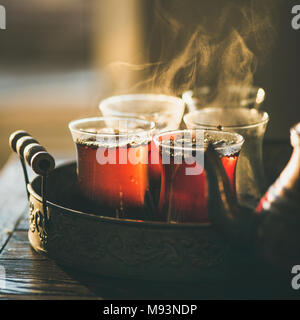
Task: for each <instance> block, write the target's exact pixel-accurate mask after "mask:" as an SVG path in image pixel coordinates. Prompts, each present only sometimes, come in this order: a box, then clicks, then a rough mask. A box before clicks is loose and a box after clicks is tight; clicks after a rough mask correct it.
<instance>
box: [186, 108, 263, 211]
mask: <svg viewBox="0 0 300 320" xmlns="http://www.w3.org/2000/svg"><path fill="white" fill-rule="evenodd" d="M268 121H269V116H268V114H267V113H266V112H264V111H259V110H257V109H254V108H252V109H248V108H234V109H223V108H204V109H201V110H197V111H194V112H191V113H188V114H186V115H185V116H184V122H185V124H186V126H187V128H189V129H219V130H224V131H229V132H234V133H238V134H240V135H242V136H243V137H244V139H245V143H244V146H243V149H242V151H241V154H240V157H239V162H238V164H237V169H236V170H237V173H236V176H237V177H236V179H237V180H236V187H237V196H238V198H239V200H240V202H241V203H243V204H244V205H247V206H249V207H252V208H255V207H256V206H257V204H258V202H259V199H260V198H261V196H262V195H263V194H264V192H265V189H266V183H265V175H264V165H263V155H262V144H263V138H264V135H265V131H266V127H267V124H268Z"/></svg>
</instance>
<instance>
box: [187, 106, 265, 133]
mask: <svg viewBox="0 0 300 320" xmlns="http://www.w3.org/2000/svg"><path fill="white" fill-rule="evenodd" d="M228 109H230V108H227V109H225V108H217V107H207V108H203V109H199V110H195V111H192V112H189V113H187V114H186V115H184V117H183V121H184V123H185V124H186V125H188V124H191V125H193V126H196V128H195V129H205V128H207V129H210V128H216V127H217V126H216V125H212V124H205V123H200V122H195V121H192V120H188V118H190V117H192V116H194V115H197V114H201V113H202V112H203V111H206V110H212V111H218V110H222V111H224V110H228ZM233 109H234V110H255V111H257V113H258V114H261V115H262V118H261V119H262V120H260V121H256V122H253V123H250V124H236V125H230V126H229V125H221V126H222V128H225V129H249V128H254V127H258V126H260V125H263V124H265V123H267V122H269V120H270V117H269V114H268V113H267V112H266V111H264V110H261V111H260V110H257V109H247V108H233Z"/></svg>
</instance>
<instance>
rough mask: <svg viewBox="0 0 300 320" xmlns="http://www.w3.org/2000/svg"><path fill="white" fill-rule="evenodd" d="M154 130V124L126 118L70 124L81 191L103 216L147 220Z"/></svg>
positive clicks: (104, 118)
mask: <svg viewBox="0 0 300 320" xmlns="http://www.w3.org/2000/svg"><path fill="white" fill-rule="evenodd" d="M154 127H155V125H154V123H153V122H151V121H147V120H142V119H137V118H122V117H102V118H101V117H97V118H86V119H79V120H75V121H72V122H71V123H70V124H69V128H70V130H71V133H72V137H73V140H74V142H75V145H76V151H77V175H78V184H79V187H80V190H81V192H82V194H83V195H84V196H85V197H86V198H88V199H89V200H91V201H92V202H93V203H96V204H97V205H99V207H101V208H102V209H103V210H102V211H101V212H103V215H106V214H107V215H113V216H115V217H118V218H128V219H144V218H145V213H144V207H145V197H146V194H147V192H149V179H148V160H149V159H148V158H149V148H150V144H151V140H152V135H153V130H154Z"/></svg>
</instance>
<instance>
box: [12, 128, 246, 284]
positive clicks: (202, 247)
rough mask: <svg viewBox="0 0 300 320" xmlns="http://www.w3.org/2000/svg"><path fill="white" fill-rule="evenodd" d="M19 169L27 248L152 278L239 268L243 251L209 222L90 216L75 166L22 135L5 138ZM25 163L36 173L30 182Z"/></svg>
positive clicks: (186, 278) (206, 275)
mask: <svg viewBox="0 0 300 320" xmlns="http://www.w3.org/2000/svg"><path fill="white" fill-rule="evenodd" d="M10 144H11V147H12V149H13V150H14V151H16V152H18V154H19V156H20V159H21V163H22V166H23V169H24V175H25V181H26V185H27V191H28V199H29V210H30V212H29V221H30V228H29V231H28V236H29V240H30V244H31V246H32V247H33V248H34V249H35V250H36V251H38V252H40V253H44V254H47V255H49V256H50V257H51V258H53V259H54V260H55V261H57V262H58V263H60V264H63V265H66V266H70V267H72V268H76V269H79V270H82V271H85V272H89V273H94V274H99V275H105V276H113V277H121V278H134V279H144V280H156V281H157V280H158V281H178V282H195V281H205V282H206V281H210V280H213V281H216V280H218V279H219V280H222V279H224V280H225V279H228V277H230V275H231V274H234V273H236V272H238V270H241V268H242V266H241V264H243V263H245V262H246V261H247V260H248V259H249V253H247V252H244V253H241V252H238V251H235V250H234V249H232V248H231V247H230V246H229V245H228V244H227V243H226V242H225V240H224V239H223V238H222V236H221V235H220V234H218V233H217V231H216V230H214V227H213V226H212V225H210V224H187V223H185V224H169V223H164V222H153V221H137V220H124V219H118V218H112V217H106V216H105V212H95V211H94V209H93V207H92V206H90V205H89V204H88V203H87V202H86V201H85V199H83V198H82V197H81V195H80V193H79V192H78V187H77V175H76V163H75V162H72V163H68V164H64V165H62V166H59V167H57V168H55V169H54V166H55V165H54V159H53V157H51V155H49V153H47V152H46V151H45V149H44V148H43V147H41V146H40V145H38V144H37V142H36V141H35V140H34V139H32V138H31V137H29V136H28V134H27V133H25V132H23V131H18V132H16V133H14V134H13V135H12V136H11V138H10ZM25 161H27V162H28V163H29V164H30V166H31V167H32V169H33V170H34V171H35V172H36V173H38V174H39V175H38V176H37V177H36V178H34V179H33V181H32V182H31V183H30V182H29V181H28V175H27V170H26V166H25Z"/></svg>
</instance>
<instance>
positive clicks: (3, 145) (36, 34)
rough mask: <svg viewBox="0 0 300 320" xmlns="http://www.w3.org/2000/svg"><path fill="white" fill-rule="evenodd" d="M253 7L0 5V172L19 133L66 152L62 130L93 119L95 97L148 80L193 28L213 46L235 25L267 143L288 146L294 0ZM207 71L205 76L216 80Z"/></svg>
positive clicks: (239, 1) (199, 0) (200, 3)
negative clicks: (263, 115) (1, 22)
mask: <svg viewBox="0 0 300 320" xmlns="http://www.w3.org/2000/svg"><path fill="white" fill-rule="evenodd" d="M254 2H255V6H253V4H252V1H251V0H234V1H232V0H231V1H230V0H224V1H222V0H218V1H216V0H211V1H206V0H185V1H178V0H162V1H161V2H160V3H159V1H158V3H157V1H152V0H89V1H86V0H43V1H40V0H26V1H18V0H0V4H1V5H3V6H5V8H6V15H7V30H0V133H1V134H0V150H1V151H0V165H3V163H4V162H5V161H6V159H7V158H8V156H9V149H8V146H7V145H8V144H7V141H8V136H9V134H10V133H11V132H13V131H14V130H16V129H25V130H28V131H29V132H30V133H31V134H32V135H34V136H35V137H36V138H37V139H38V140H39V141H40V142H41V143H42V144H44V145H45V146H46V147H48V150H49V151H57V150H58V151H59V150H60V151H61V152H68V150H70V151H73V145H72V140H71V136H70V134H69V132H68V128H67V125H68V122H69V121H70V120H72V119H75V118H78V117H86V116H90V115H98V114H99V111H98V107H97V105H98V102H99V101H100V100H101V99H102V98H104V97H106V96H108V95H111V94H117V93H121V92H122V93H123V92H126V91H132V90H133V89H132V88H135V84H136V83H139V82H143V81H144V80H145V79H147V78H148V77H151V73H152V72H153V70H155V72H157V68H148V66H149V65H148V63H156V62H157V61H160V62H162V63H163V64H162V65H168V64H170V63H171V62H172V61H173V59H174V58H176V55H178V54H179V53H180V52H181V51H182V50H184V48H185V47H186V46H187V45H188V43H189V40H190V38H191V37H192V36H193V34H194V31H195V30H196V29H197V28H198V26H199V25H201V26H204V28H205V30H206V31H207V30H209V34H210V37H211V39H213V41H215V42H216V43H217V42H218V41H219V40H220V41H221V39H222V38H224V37H225V35H226V34H228V32H229V30H231V28H232V27H234V28H236V29H237V30H238V31H239V32H240V34H241V35H242V36H245V41H246V44H247V46H248V48H249V50H250V51H251V52H252V53H253V55H254V57H255V61H256V68H255V73H254V75H253V76H254V79H253V82H254V84H255V85H258V86H262V87H263V88H265V90H266V94H267V96H266V101H265V102H264V105H263V108H264V109H266V110H267V111H268V112H269V114H270V118H271V121H270V123H269V126H268V130H267V135H266V139H275V140H276V139H277V140H287V141H288V138H289V128H290V127H291V126H292V125H293V124H295V123H296V122H298V121H300V111H299V106H298V103H299V102H300V87H299V75H300V60H299V57H300V30H298V31H296V30H293V29H292V26H291V20H292V17H293V16H292V14H291V10H292V7H293V5H295V4H297V2H298V4H300V1H283V0H273V1H269V0H261V1H254ZM224 10H225V11H226V10H227V11H228V12H227V13H226V15H224V16H223V14H222V12H224ZM249 10H250V11H251V10H252V11H251V12H250V11H249ZM250 13H251V14H250ZM224 17H225V18H224ZM256 18H257V20H256V21H255V19H256ZM253 19H254V20H253ZM249 20H251V21H252V22H253V21H255V26H257V30H256V31H257V32H256V31H255V32H253V34H250V31H251V30H250V29H249V28H250V27H249V28H248V27H247V24H246V25H245V24H244V22H249ZM251 21H250V22H251ZM261 21H264V22H261ZM265 22H267V23H265ZM250 25H251V26H253V23H252V24H251V23H249V26H250ZM248 31H249V32H248ZM248 33H249V34H250V35H249V34H248ZM247 41H248V42H247ZM215 59H218V56H217V57H216V58H215ZM116 61H117V62H118V61H125V62H126V63H128V65H126V66H123V67H122V68H120V64H118V63H116ZM132 65H144V68H134V67H132ZM238 67H239V66H234V68H238ZM137 69H138V70H139V71H138V72H137V71H136V70H137ZM208 70H209V71H207V78H209V77H210V75H211V74H213V73H214V72H215V71H214V70H212V69H208ZM201 72H202V71H201ZM201 72H200V71H199V76H198V78H201V76H202V73H201ZM196 78H197V77H196ZM182 79H183V78H182ZM200 80H201V81H202V80H203V77H202V79H200ZM201 83H203V81H202V82H201ZM194 85H195V86H196V85H197V83H195V84H194ZM180 88H181V87H180ZM182 88H184V86H183V87H182ZM149 90H150V89H149ZM162 90H163V89H162ZM179 93H180V91H176V94H179Z"/></svg>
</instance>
